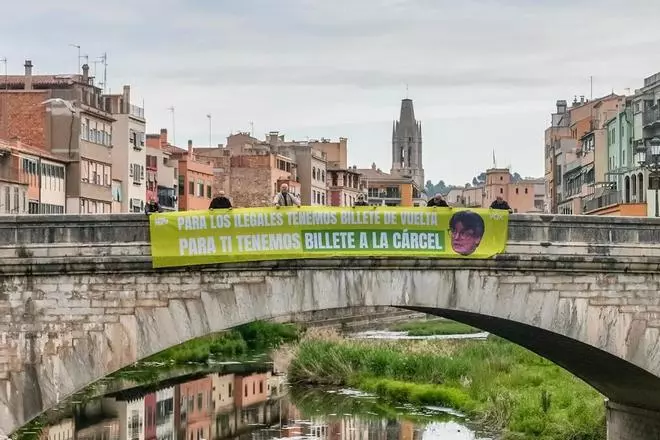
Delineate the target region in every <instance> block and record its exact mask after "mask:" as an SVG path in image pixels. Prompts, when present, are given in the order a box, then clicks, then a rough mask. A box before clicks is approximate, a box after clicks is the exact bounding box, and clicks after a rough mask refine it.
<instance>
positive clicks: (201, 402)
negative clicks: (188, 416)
mask: <svg viewBox="0 0 660 440" xmlns="http://www.w3.org/2000/svg"><path fill="white" fill-rule="evenodd" d="M203 405H204V399H203V398H202V393H199V394H197V410H198V411H199V410H201V409H202V406H203Z"/></svg>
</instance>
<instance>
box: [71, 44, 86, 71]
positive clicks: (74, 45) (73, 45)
mask: <svg viewBox="0 0 660 440" xmlns="http://www.w3.org/2000/svg"><path fill="white" fill-rule="evenodd" d="M69 46H70V47H75V48H76V49H78V74H80V69H81V67H82V63H81V62H80V61H82V59H83V56H82V55H80V44H69Z"/></svg>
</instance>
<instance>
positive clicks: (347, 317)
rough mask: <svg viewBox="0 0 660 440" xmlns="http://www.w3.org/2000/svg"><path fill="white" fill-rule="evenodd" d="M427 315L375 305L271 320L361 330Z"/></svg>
mask: <svg viewBox="0 0 660 440" xmlns="http://www.w3.org/2000/svg"><path fill="white" fill-rule="evenodd" d="M427 316H428V315H426V314H425V313H418V312H411V311H410V310H403V309H398V308H396V307H387V306H374V307H350V308H346V309H330V310H317V311H313V312H305V313H290V314H287V315H283V316H279V317H277V318H273V319H271V320H270V322H277V323H280V324H284V323H300V324H303V325H305V326H307V327H314V328H321V329H328V330H337V331H339V332H359V331H363V330H382V329H385V328H387V327H388V326H390V325H392V324H395V323H398V322H403V321H412V320H421V319H425V318H426V317H427Z"/></svg>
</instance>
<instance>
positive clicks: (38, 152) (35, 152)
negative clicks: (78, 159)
mask: <svg viewBox="0 0 660 440" xmlns="http://www.w3.org/2000/svg"><path fill="white" fill-rule="evenodd" d="M0 149H8V150H11V151H12V152H14V153H23V154H29V155H31V156H37V157H41V158H43V159H49V160H53V161H58V162H63V163H68V162H72V160H70V159H67V158H66V157H63V156H60V155H57V154H54V153H51V152H50V151H47V150H42V149H41V148H36V147H32V146H30V145H27V144H23V143H21V142H10V141H5V140H2V139H0Z"/></svg>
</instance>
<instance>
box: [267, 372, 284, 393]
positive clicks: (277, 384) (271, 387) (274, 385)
mask: <svg viewBox="0 0 660 440" xmlns="http://www.w3.org/2000/svg"><path fill="white" fill-rule="evenodd" d="M285 386H286V375H284V374H271V375H270V377H269V378H268V397H277V396H281V395H282V394H284V392H285V389H284V387H285Z"/></svg>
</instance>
